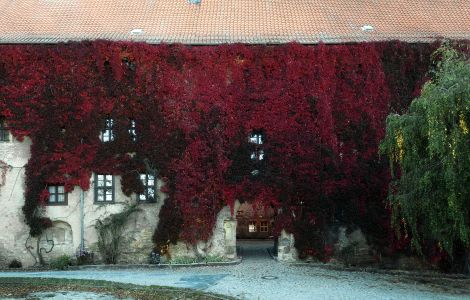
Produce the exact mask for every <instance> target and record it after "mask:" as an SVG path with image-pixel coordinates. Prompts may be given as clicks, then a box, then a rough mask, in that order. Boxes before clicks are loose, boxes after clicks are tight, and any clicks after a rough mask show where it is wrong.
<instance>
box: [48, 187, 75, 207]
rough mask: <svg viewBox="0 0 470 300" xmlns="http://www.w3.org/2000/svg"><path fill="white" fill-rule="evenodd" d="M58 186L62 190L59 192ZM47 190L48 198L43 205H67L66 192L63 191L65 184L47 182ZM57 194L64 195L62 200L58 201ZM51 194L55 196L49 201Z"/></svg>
mask: <svg viewBox="0 0 470 300" xmlns="http://www.w3.org/2000/svg"><path fill="white" fill-rule="evenodd" d="M59 187H62V189H63V192H62V193H60V192H59ZM51 188H54V192H53V193H51V190H50V189H51ZM47 191H48V192H49V198H48V199H47V202H46V203H45V205H47V206H67V205H68V204H69V201H68V193H67V192H66V191H65V186H64V185H63V184H48V185H47ZM59 195H64V201H63V202H59ZM51 196H55V199H56V200H55V201H54V202H51Z"/></svg>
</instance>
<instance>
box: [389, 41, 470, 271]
mask: <svg viewBox="0 0 470 300" xmlns="http://www.w3.org/2000/svg"><path fill="white" fill-rule="evenodd" d="M434 58H435V59H437V60H438V62H437V63H436V68H435V70H434V72H433V73H432V79H431V80H430V81H428V82H427V83H426V84H425V85H424V87H423V88H422V92H421V96H420V97H419V98H417V99H415V100H413V102H412V103H411V105H410V107H409V109H408V111H407V112H406V113H405V114H403V115H397V114H392V115H389V116H388V118H387V125H386V136H385V139H384V140H383V141H382V144H381V146H380V148H381V149H380V150H381V152H382V153H384V154H387V155H388V157H389V158H390V163H391V170H392V182H391V184H390V189H389V200H390V204H391V207H392V220H393V221H392V222H393V226H394V227H395V228H396V229H397V230H402V232H403V230H405V234H411V242H412V246H413V248H414V249H416V250H417V251H418V252H419V253H421V249H422V245H423V243H424V242H427V241H433V242H436V243H438V245H439V247H441V249H443V250H445V251H446V252H447V253H448V254H450V255H451V256H452V254H453V250H454V247H455V245H458V244H459V245H463V246H464V247H465V248H466V249H469V248H470V247H469V246H470V226H469V225H470V223H469V210H470V135H469V129H470V61H469V60H468V58H467V57H465V56H464V55H463V54H461V53H460V52H458V51H457V50H455V49H452V48H450V47H449V46H443V47H441V48H440V49H438V50H437V51H436V52H435V53H434ZM467 254H468V251H467ZM467 257H468V255H467ZM466 266H467V267H468V259H467V264H466Z"/></svg>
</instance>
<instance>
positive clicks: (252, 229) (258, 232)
mask: <svg viewBox="0 0 470 300" xmlns="http://www.w3.org/2000/svg"><path fill="white" fill-rule="evenodd" d="M236 218H237V246H238V247H237V248H238V249H237V250H238V252H239V255H241V256H243V259H251V258H256V259H259V258H269V257H272V256H273V255H274V254H275V249H274V244H275V239H274V236H273V234H272V229H273V223H274V210H273V209H272V208H257V207H254V206H253V205H252V204H250V203H243V204H241V205H240V207H239V208H238V210H237V213H236Z"/></svg>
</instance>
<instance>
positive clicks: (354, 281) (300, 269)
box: [0, 242, 470, 300]
mask: <svg viewBox="0 0 470 300" xmlns="http://www.w3.org/2000/svg"><path fill="white" fill-rule="evenodd" d="M266 246H267V245H263V244H259V243H253V242H251V243H250V242H244V243H243V244H242V249H243V262H242V263H241V264H239V265H234V266H217V267H214V266H211V267H197V268H173V269H155V270H152V269H142V270H136V269H132V270H112V271H111V270H99V269H97V270H80V271H62V272H60V271H53V272H1V273H0V277H6V276H7V277H23V276H24V277H44V278H58V277H59V278H76V279H97V280H108V281H115V282H125V283H134V284H141V285H163V286H174V287H184V288H192V289H199V290H203V291H208V292H215V293H220V294H225V295H229V296H234V297H237V298H240V299H400V300H403V299H470V281H469V280H463V281H462V280H461V279H460V281H461V283H460V284H459V286H458V288H455V287H452V286H451V285H449V284H448V283H447V282H446V280H447V281H449V279H445V278H442V280H440V279H434V280H433V282H428V283H422V282H420V280H418V279H417V280H414V279H413V277H411V278H403V276H398V275H386V274H375V273H367V272H345V271H335V270H326V269H322V268H316V267H311V266H293V265H288V264H282V263H278V262H276V261H274V260H272V259H271V258H270V257H269V255H268V253H267V251H266V250H265V249H266ZM269 276H273V277H274V278H273V277H269ZM263 277H266V278H263ZM450 282H452V280H451V281H450Z"/></svg>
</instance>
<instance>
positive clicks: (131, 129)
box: [129, 119, 137, 142]
mask: <svg viewBox="0 0 470 300" xmlns="http://www.w3.org/2000/svg"><path fill="white" fill-rule="evenodd" d="M129 137H130V139H131V141H133V142H135V141H136V140H137V133H136V126H135V120H134V119H130V120H129Z"/></svg>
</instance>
